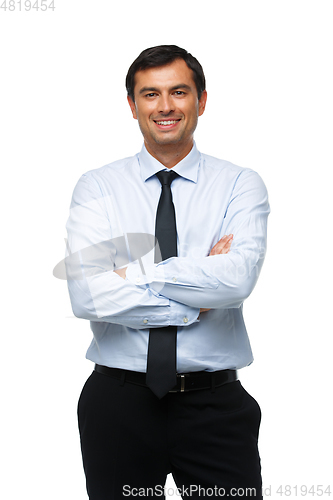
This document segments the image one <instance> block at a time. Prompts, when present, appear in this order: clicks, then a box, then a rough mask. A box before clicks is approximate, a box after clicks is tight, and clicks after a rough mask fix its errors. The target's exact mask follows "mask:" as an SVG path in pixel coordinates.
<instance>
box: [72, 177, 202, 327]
mask: <svg viewBox="0 0 333 500" xmlns="http://www.w3.org/2000/svg"><path fill="white" fill-rule="evenodd" d="M105 201H106V200H105V198H104V197H103V196H102V194H101V191H100V189H99V186H98V184H97V182H96V180H95V179H94V178H93V177H92V176H90V175H86V174H85V175H83V176H82V177H81V179H80V180H79V182H78V183H77V185H76V187H75V190H74V193H73V198H72V204H71V209H70V216H69V219H68V221H67V233H68V247H67V248H68V250H69V252H70V253H71V256H75V257H76V258H77V259H76V260H77V261H79V273H77V272H76V273H73V272H72V270H71V269H70V267H71V266H70V265H69V266H68V270H67V271H68V273H67V274H68V276H67V278H68V289H69V294H70V299H71V303H72V309H73V312H74V314H75V316H77V317H79V318H84V319H88V320H91V321H102V322H109V323H117V324H121V325H124V326H127V327H130V328H133V329H143V328H154V327H159V326H168V325H175V326H189V325H190V324H192V323H194V322H195V321H197V317H198V315H199V308H196V307H190V306H186V305H184V304H181V303H179V302H177V301H174V300H171V299H168V298H166V297H164V296H163V295H161V294H159V293H158V292H156V291H154V290H151V289H150V288H149V287H148V286H147V287H145V288H144V287H138V286H136V285H135V284H133V283H131V282H130V281H129V280H124V279H122V278H121V277H120V276H119V275H118V274H117V273H116V272H114V269H113V266H112V265H111V263H112V257H113V256H112V252H115V247H114V245H113V244H112V241H113V238H114V237H115V236H116V237H119V236H120V235H119V234H117V235H113V234H112V232H111V224H110V221H109V217H108V213H107V210H106V203H105ZM103 242H105V244H103ZM101 250H102V251H101ZM103 250H104V252H103ZM105 250H106V251H105ZM87 256H88V257H89V258H87ZM72 261H73V262H75V259H74V258H73V259H72ZM67 262H68V257H67ZM119 272H120V273H121V270H119V271H118V273H119Z"/></svg>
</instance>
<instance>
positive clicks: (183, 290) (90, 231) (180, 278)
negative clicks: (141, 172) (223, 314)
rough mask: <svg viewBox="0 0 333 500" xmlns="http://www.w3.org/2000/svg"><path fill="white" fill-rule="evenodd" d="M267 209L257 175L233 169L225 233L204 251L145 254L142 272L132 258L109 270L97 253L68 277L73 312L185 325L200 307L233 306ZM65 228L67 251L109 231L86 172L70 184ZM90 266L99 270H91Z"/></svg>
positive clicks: (259, 244) (248, 274) (245, 290)
mask: <svg viewBox="0 0 333 500" xmlns="http://www.w3.org/2000/svg"><path fill="white" fill-rule="evenodd" d="M207 202H208V201H207ZM268 213H269V205H268V199H267V192H266V188H265V186H264V184H263V182H262V181H261V179H260V177H259V176H258V174H256V173H255V172H253V171H246V172H245V173H244V174H243V175H242V176H239V180H238V182H237V183H236V185H235V187H234V191H233V193H232V199H231V200H230V203H229V205H228V210H227V212H226V215H225V217H224V219H223V226H222V228H221V231H223V233H222V234H224V236H223V237H221V236H220V239H219V241H218V242H217V243H216V244H215V245H214V246H213V248H211V250H210V253H209V254H208V255H206V256H202V257H193V258H191V257H172V258H170V259H168V260H167V261H163V262H161V263H159V264H153V263H152V262H149V261H147V262H146V263H145V272H144V273H142V268H141V266H140V264H139V263H138V262H132V263H130V264H129V265H128V267H127V268H126V269H125V270H124V269H120V270H118V269H116V270H114V269H112V270H109V269H107V268H106V267H105V266H104V263H103V262H102V261H101V259H99V258H98V259H96V262H94V263H91V262H89V264H86V263H85V262H82V265H81V267H82V273H83V279H80V280H69V281H68V287H69V293H70V298H71V302H72V308H73V312H74V314H75V315H76V316H77V317H80V318H84V319H88V320H91V321H102V322H108V323H115V324H120V325H124V326H127V327H130V328H134V329H143V328H153V327H158V326H167V325H170V324H172V325H175V326H189V325H191V324H192V323H194V322H196V321H197V318H198V315H199V313H200V312H204V311H205V310H209V309H211V308H214V309H219V308H235V307H240V306H241V304H242V302H243V301H244V299H245V298H246V297H247V296H248V295H249V294H250V293H251V291H252V289H253V287H254V286H255V283H256V281H257V278H258V275H259V272H260V269H261V266H262V263H263V259H264V255H265V250H266V222H267V216H268ZM67 228H68V242H69V246H70V248H71V251H72V252H80V251H81V250H82V249H84V248H86V247H88V246H89V245H94V244H96V243H98V242H101V241H106V240H110V238H112V236H113V235H112V234H111V232H110V222H109V218H108V215H107V214H106V211H105V203H104V200H103V197H101V191H100V188H99V186H98V185H97V182H96V180H95V179H94V178H92V177H91V176H87V175H85V176H82V178H81V180H80V181H79V183H78V184H77V187H76V189H75V191H74V194H73V204H72V209H71V214H70V217H69V220H68V223H67ZM232 235H234V237H233V238H232ZM198 237H199V238H200V235H198ZM231 243H232V245H231ZM102 260H103V259H102ZM92 266H93V267H95V268H96V269H98V270H99V272H96V273H90V272H89V271H90V270H91V267H92ZM123 278H126V279H123ZM184 318H186V320H187V321H186V324H184Z"/></svg>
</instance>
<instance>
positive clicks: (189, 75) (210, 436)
mask: <svg viewBox="0 0 333 500" xmlns="http://www.w3.org/2000/svg"><path fill="white" fill-rule="evenodd" d="M205 87H206V85H205V77H204V73H203V70H202V67H201V65H200V64H199V62H198V61H197V60H196V59H195V58H194V57H193V56H192V55H191V54H189V53H188V52H187V51H185V50H184V49H181V48H179V47H177V46H174V45H163V46H158V47H152V48H150V49H147V50H145V51H143V52H142V53H141V54H140V55H139V57H138V58H137V59H136V60H135V61H134V62H133V64H132V65H131V67H130V69H129V71H128V74H127V78H126V88H127V93H128V102H129V105H130V109H131V111H132V115H133V118H134V119H136V120H138V123H139V127H140V130H141V132H142V135H143V139H144V145H143V147H142V150H141V152H140V153H138V154H137V155H136V156H134V157H130V158H125V159H124V160H120V161H117V162H114V163H111V164H109V165H106V166H104V167H102V168H100V169H97V170H92V171H90V172H87V173H86V174H84V175H83V176H82V177H81V179H80V180H79V182H78V184H77V186H76V188H75V190H74V194H73V200H72V205H71V212H70V217H69V220H68V223H67V229H68V247H69V248H71V251H72V252H78V253H77V255H80V263H81V264H80V265H81V270H82V277H81V279H77V278H75V279H69V281H68V286H69V292H70V297H71V302H72V307H73V311H74V314H75V315H76V316H78V317H81V318H84V319H87V320H90V325H91V329H92V332H93V341H92V343H91V345H90V347H89V349H88V352H87V358H88V359H90V360H91V361H93V362H94V363H95V369H94V371H93V373H92V375H91V376H90V377H89V379H88V380H87V382H86V384H85V386H84V388H83V391H82V393H81V396H80V400H79V405H78V416H79V429H80V437H81V449H82V456H83V465H84V470H85V474H86V480H87V491H88V494H89V498H90V500H111V499H115V500H119V499H121V498H124V497H129V498H130V497H131V496H132V497H133V496H137V495H138V494H139V493H138V492H140V496H148V497H150V498H164V495H163V487H164V484H165V480H166V476H167V474H169V473H172V475H173V477H174V480H175V482H176V484H177V488H178V491H177V492H175V494H181V495H182V497H183V498H187V497H189V496H190V497H191V498H220V497H221V496H232V497H234V498H244V496H251V497H252V498H262V495H261V473H260V458H259V453H258V433H259V425H260V418H261V413H260V408H259V406H258V404H257V402H256V401H255V400H254V399H253V398H252V397H251V396H250V395H249V394H248V393H247V392H246V391H245V390H244V388H243V387H242V385H241V383H240V382H239V380H238V379H237V370H239V369H241V368H243V367H245V366H247V365H249V364H250V363H251V362H252V361H253V356H252V351H251V347H250V343H249V339H248V335H247V332H246V328H245V324H244V320H243V314H242V304H243V301H244V300H245V299H246V298H247V297H248V295H249V294H250V293H251V291H252V289H253V288H254V286H255V284H256V281H257V279H258V275H259V272H260V269H261V266H262V263H263V259H264V255H265V249H266V224H267V216H268V214H269V205H268V198H267V192H266V188H265V186H264V184H263V182H262V180H261V178H260V177H259V175H258V174H257V173H256V172H254V171H253V170H250V169H246V168H241V167H238V166H236V165H233V164H231V163H229V162H227V161H224V160H219V159H217V158H213V157H211V156H208V155H205V154H202V153H200V152H199V151H198V149H197V147H196V145H195V143H194V139H193V134H194V131H195V129H196V126H197V122H198V118H199V116H201V115H202V114H203V112H204V110H205V106H206V100H207V92H206V88H205ZM151 235H152V236H153V235H155V237H156V239H157V243H158V244H156V245H155V246H154V248H151V249H149V248H148V250H147V245H143V244H142V241H144V242H147V241H151V240H149V237H150V236H151ZM147 238H148V239H147ZM116 241H117V242H118V244H117V245H116V244H115V243H114V242H116ZM119 241H124V242H126V244H125V243H124V244H123V245H120V244H119ZM97 248H98V249H99V251H98V252H97V250H96V249H97ZM101 248H102V249H103V252H104V253H103V252H101ZM143 248H145V251H141V250H142V249H143ZM87 249H88V251H87ZM91 249H93V250H91ZM87 254H89V259H87V258H86V255H87ZM124 255H125V257H124ZM126 259H127V260H126ZM110 262H112V263H113V269H112V270H110ZM117 262H118V263H117Z"/></svg>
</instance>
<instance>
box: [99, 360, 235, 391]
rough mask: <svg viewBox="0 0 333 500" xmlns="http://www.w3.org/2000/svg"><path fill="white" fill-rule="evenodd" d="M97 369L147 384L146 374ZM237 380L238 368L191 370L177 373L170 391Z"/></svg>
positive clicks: (110, 375) (115, 369) (106, 373)
mask: <svg viewBox="0 0 333 500" xmlns="http://www.w3.org/2000/svg"><path fill="white" fill-rule="evenodd" d="M95 371H96V372H98V373H102V374H103V375H108V376H109V377H113V378H116V379H118V380H120V381H121V383H124V382H129V383H130V384H136V385H142V386H146V374H145V373H142V372H133V371H130V370H121V369H119V368H109V367H107V366H101V365H95ZM236 380H237V371H236V370H220V371H215V372H205V371H202V372H191V373H177V384H176V385H175V387H174V388H173V389H172V390H171V391H169V392H187V391H198V390H200V389H214V388H215V387H220V386H221V385H224V384H227V383H229V382H235V381H236Z"/></svg>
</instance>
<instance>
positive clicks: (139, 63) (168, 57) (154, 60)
mask: <svg viewBox="0 0 333 500" xmlns="http://www.w3.org/2000/svg"><path fill="white" fill-rule="evenodd" d="M176 59H183V60H184V61H185V62H186V64H187V66H188V67H189V68H190V69H191V70H192V71H193V80H194V83H195V86H196V89H197V93H198V99H200V97H201V94H202V92H203V91H204V90H205V88H206V80H205V75H204V72H203V69H202V66H201V64H200V63H199V61H198V60H197V59H196V58H195V57H193V56H192V55H191V54H190V53H189V52H187V51H186V50H185V49H181V48H180V47H177V45H158V46H157V47H150V48H149V49H146V50H144V51H143V52H141V54H140V55H139V56H138V57H137V58H136V59H135V61H134V62H133V63H132V64H131V66H130V68H129V70H128V73H127V76H126V90H127V95H129V96H130V98H131V99H132V101H133V102H134V101H135V98H134V85H135V73H136V72H137V71H140V70H144V69H148V68H157V67H159V66H165V65H167V64H170V63H172V62H173V61H175V60H176Z"/></svg>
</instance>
